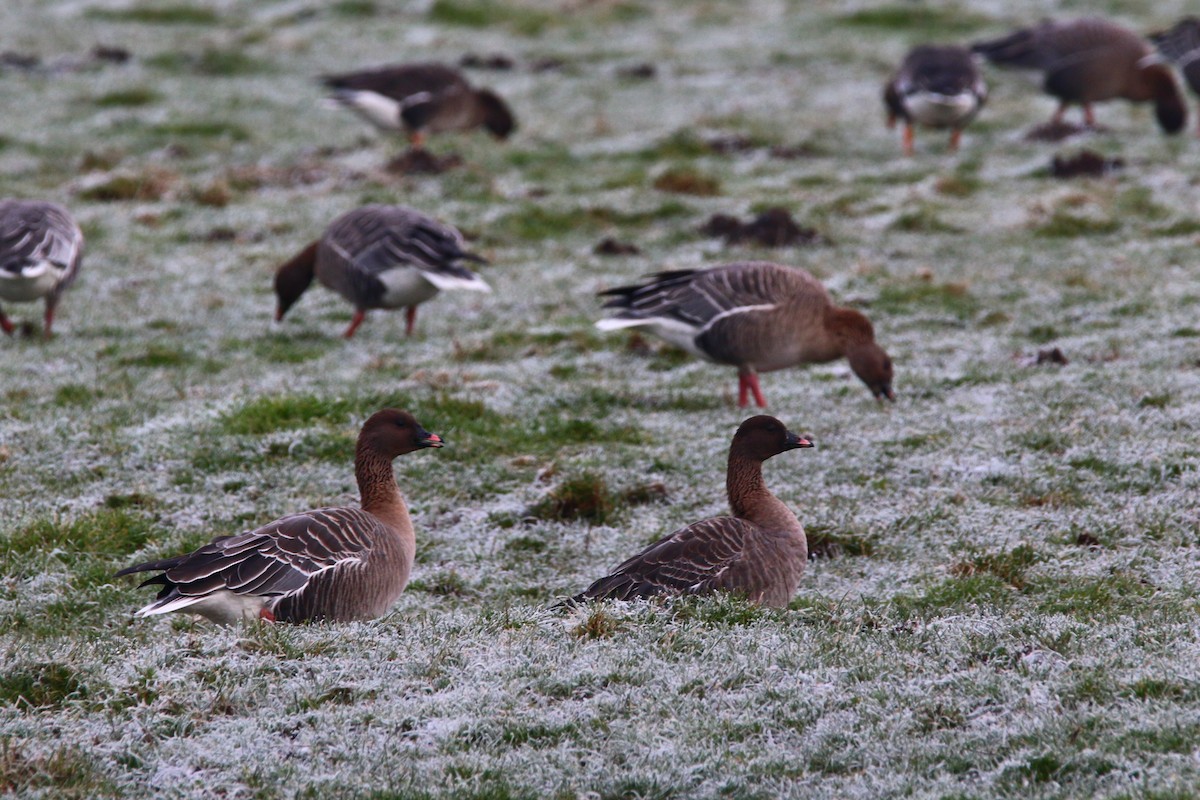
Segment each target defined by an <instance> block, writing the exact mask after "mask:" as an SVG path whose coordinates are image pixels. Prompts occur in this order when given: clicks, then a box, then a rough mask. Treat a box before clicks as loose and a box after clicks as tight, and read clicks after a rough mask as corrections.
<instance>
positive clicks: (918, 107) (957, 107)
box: [883, 44, 987, 156]
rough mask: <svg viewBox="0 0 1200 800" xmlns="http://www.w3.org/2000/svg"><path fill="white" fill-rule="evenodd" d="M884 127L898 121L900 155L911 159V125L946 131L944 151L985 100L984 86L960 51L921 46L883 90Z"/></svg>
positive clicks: (969, 58) (970, 58)
mask: <svg viewBox="0 0 1200 800" xmlns="http://www.w3.org/2000/svg"><path fill="white" fill-rule="evenodd" d="M883 101H884V104H885V105H886V106H887V112H888V127H889V128H892V127H895V125H896V120H897V119H900V120H903V121H904V154H905V155H908V156H911V155H912V154H913V125H914V124H916V123H920V124H921V125H924V126H925V127H927V128H949V129H950V151H951V152H955V151H957V150H958V143H959V140H960V139H961V138H962V132H963V128H965V127H966V126H967V124H968V123H969V122H970V121H971V120H973V119H974V118H975V115H976V114H978V113H979V109H981V108H983V104H984V103H985V102H986V101H987V84H986V83H984V82H983V76H982V75H980V74H979V68H978V67H977V66H976V65H975V59H974V57H973V56H972V55H971V52H970V51H969V50H967V49H966V48H965V47H958V46H956V45H946V46H938V45H930V44H926V45H921V46H919V47H915V48H913V49H912V50H910V51H909V53H908V55H907V56H905V58H904V61H903V62H902V63H901V64H900V68H899V69H898V70H896V73H895V74H894V75H893V76H892V78H891V80H889V81H888V83H887V86H885V87H884V93H883Z"/></svg>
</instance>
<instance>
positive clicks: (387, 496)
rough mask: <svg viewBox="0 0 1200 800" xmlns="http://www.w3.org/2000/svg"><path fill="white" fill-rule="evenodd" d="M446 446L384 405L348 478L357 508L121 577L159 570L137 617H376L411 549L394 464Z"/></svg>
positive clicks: (273, 527)
mask: <svg viewBox="0 0 1200 800" xmlns="http://www.w3.org/2000/svg"><path fill="white" fill-rule="evenodd" d="M442 445H443V442H442V438H441V437H440V436H438V435H437V434H436V433H429V432H428V431H426V430H425V429H424V428H422V427H421V425H420V424H419V423H418V422H417V421H416V420H415V419H413V416H412V415H411V414H409V413H408V412H405V411H398V410H396V409H392V408H388V409H384V410H382V411H379V412H377V413H375V414H374V415H372V416H371V417H370V419H368V420H367V421H366V423H365V424H364V425H363V427H362V432H361V433H360V434H359V436H358V447H357V449H356V452H355V456H354V476H355V478H356V479H357V480H358V490H359V493H360V495H361V498H362V508H348V507H339V508H318V509H315V510H313V511H305V512H302V513H299V514H291V515H289V516H286V517H282V518H280V519H277V520H275V521H274V522H270V523H268V524H266V525H264V526H262V527H261V528H257V529H256V530H252V531H246V532H244V533H239V534H236V535H234V536H220V537H217V538H216V539H213V541H212V542H210V543H209V544H206V545H204V546H203V547H201V548H200V549H199V550H196V551H194V552H191V553H188V554H186V555H182V556H176V557H175V558H167V559H163V560H162V561H148V562H146V563H144V564H137V565H135V566H132V567H129V568H127V569H123V570H121V571H120V572H118V573H117V575H129V574H132V573H135V572H152V571H156V570H162V574H160V575H156V576H154V577H153V578H150V579H149V580H147V581H145V582H143V583H142V584H141V586H149V585H154V584H159V585H161V586H162V590H161V591H159V593H158V596H157V597H156V598H155V600H154V602H152V603H150V604H149V605H147V606H146V607H145V608H143V609H141V610H140V611H138V612H137V614H138V616H141V617H145V616H149V615H151V614H165V613H167V612H169V611H187V612H190V613H193V614H200V615H202V616H204V617H207V618H209V619H211V620H213V621H214V622H217V623H219V624H233V623H236V622H238V621H241V620H253V619H259V618H262V619H265V620H267V621H271V622H274V621H277V620H278V621H280V622H313V621H322V620H324V621H329V622H344V621H348V620H358V619H372V618H374V617H378V616H380V615H382V614H384V613H385V612H386V611H387V610H388V609H389V608H391V606H392V604H393V603H394V602H395V601H396V598H398V597H399V596H400V593H401V592H402V591H403V590H404V586H405V585H406V584H407V583H408V576H409V574H410V573H411V572H412V565H413V556H414V553H415V550H416V544H415V540H414V537H413V526H412V520H411V519H410V518H409V516H408V507H407V506H406V505H405V504H404V498H403V497H402V496H401V495H400V490H399V489H398V488H397V486H396V479H395V475H394V473H393V471H392V459H394V458H395V457H396V456H399V455H403V454H404V453H411V452H413V451H414V450H420V449H422V448H426V447H441V446H442ZM139 588H140V587H139Z"/></svg>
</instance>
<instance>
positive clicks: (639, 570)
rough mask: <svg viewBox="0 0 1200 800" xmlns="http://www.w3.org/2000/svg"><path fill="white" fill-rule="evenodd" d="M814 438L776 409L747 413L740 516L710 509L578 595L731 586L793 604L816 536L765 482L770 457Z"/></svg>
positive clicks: (738, 457)
mask: <svg viewBox="0 0 1200 800" xmlns="http://www.w3.org/2000/svg"><path fill="white" fill-rule="evenodd" d="M812 446H813V443H812V440H810V439H808V438H806V437H802V436H797V435H796V434H794V433H792V432H791V431H789V430H788V429H787V428H786V427H784V425H783V423H782V422H780V421H779V420H777V419H775V418H774V417H768V416H765V415H763V416H757V417H751V418H750V419H748V420H746V421H745V422H743V423H742V424H741V427H739V428H738V430H737V433H736V434H734V437H733V444H731V445H730V447H729V465H728V468H727V470H726V474H725V485H726V490H727V491H728V494H729V507H730V509H731V510H732V511H733V516H732V517H710V518H709V519H705V520H701V521H700V522H694V523H692V524H691V525H688V526H687V527H684V528H680V529H679V530H677V531H675V532H674V533H672V534H670V535H669V536H665V537H663V538H662V539H659V540H658V541H657V542H655V543H654V544H652V545H650V546H649V547H647V548H646V549H645V550H643V551H642V552H640V553H638V554H637V555H636V556H634V557H633V558H631V559H629V560H628V561H626V562H625V563H623V564H621V565H620V566H619V567H617V568H616V569H615V570H613V572H612V574H610V575H606V576H605V577H603V578H601V579H599V580H598V581H596V582H595V583H593V584H592V585H591V586H589V587H588V588H587V589H586V590H584V591H583V592H580V593H579V594H577V595H575V596H574V597H573V598H571V602H573V603H580V602H583V601H585V600H598V599H606V598H609V599H615V600H632V599H636V598H642V597H651V596H653V595H660V594H662V595H681V594H704V593H708V592H716V591H725V592H732V593H735V594H740V595H744V596H745V597H746V598H747V599H749V600H750V601H751V602H754V603H760V604H762V605H767V606H774V607H776V608H783V607H785V606H787V604H788V603H789V602H790V601H791V599H792V595H794V594H795V593H796V587H797V586H799V584H800V576H801V575H803V574H804V566H805V563H806V562H807V560H808V541H807V539H805V536H804V528H803V526H801V525H800V521H799V520H797V519H796V515H795V514H793V513H792V511H791V509H789V508H788V507H787V506H786V505H784V504H783V502H781V501H780V500H779V498H777V497H776V496H775V495H773V494H771V491H770V490H769V489H768V488H767V485H766V483H764V482H763V476H762V464H763V462H764V461H766V460H767V459H768V458H770V457H771V456H774V455H778V454H779V453H783V452H786V451H788V450H794V449H796V448H798V447H812Z"/></svg>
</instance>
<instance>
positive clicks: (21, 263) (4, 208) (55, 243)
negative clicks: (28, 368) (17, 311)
mask: <svg viewBox="0 0 1200 800" xmlns="http://www.w3.org/2000/svg"><path fill="white" fill-rule="evenodd" d="M82 260H83V232H82V231H81V230H79V225H77V224H76V222H75V219H74V218H73V217H72V216H71V213H70V212H69V211H67V210H66V209H65V208H63V207H62V206H60V205H58V204H56V203H47V202H44V201H41V200H0V300H5V301H8V302H13V303H27V302H31V301H33V300H37V299H39V298H42V299H44V300H45V301H46V313H45V317H44V319H45V326H44V330H43V333H44V334H45V336H46V337H49V336H50V328H51V326H52V325H53V324H54V309H55V308H57V307H58V301H59V300H60V299H61V298H62V295H63V292H64V291H66V289H67V287H68V286H70V285H71V283H72V282H73V281H74V280H75V276H76V275H78V274H79V265H80V262H81V261H82ZM0 330H3V331H4V332H5V333H7V334H9V335H10V336H11V335H12V333H13V331H14V330H16V328H15V326H14V325H13V324H12V322H11V321H10V320H9V319H8V317H6V316H5V315H4V311H3V309H0Z"/></svg>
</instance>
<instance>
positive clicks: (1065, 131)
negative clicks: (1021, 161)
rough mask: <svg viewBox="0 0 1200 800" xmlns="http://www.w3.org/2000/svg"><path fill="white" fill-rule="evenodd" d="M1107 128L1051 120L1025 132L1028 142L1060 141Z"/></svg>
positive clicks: (1101, 131) (1099, 131) (1100, 131)
mask: <svg viewBox="0 0 1200 800" xmlns="http://www.w3.org/2000/svg"><path fill="white" fill-rule="evenodd" d="M1106 130H1108V129H1107V128H1105V127H1104V126H1102V125H1080V124H1078V123H1076V122H1062V121H1059V122H1055V121H1053V120H1051V121H1050V122H1047V123H1045V124H1043V125H1035V126H1034V127H1032V128H1030V129H1029V132H1028V133H1026V134H1025V140H1026V141H1028V142H1061V141H1062V140H1063V139H1070V138H1071V137H1072V136H1079V135H1080V134H1083V133H1103V132H1104V131H1106Z"/></svg>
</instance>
